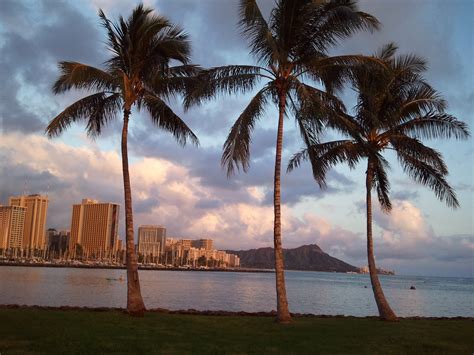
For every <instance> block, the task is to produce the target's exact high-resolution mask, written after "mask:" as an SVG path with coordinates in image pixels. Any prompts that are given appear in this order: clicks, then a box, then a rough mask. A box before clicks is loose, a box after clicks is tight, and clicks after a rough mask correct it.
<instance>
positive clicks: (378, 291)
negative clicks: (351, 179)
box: [365, 162, 398, 321]
mask: <svg viewBox="0 0 474 355" xmlns="http://www.w3.org/2000/svg"><path fill="white" fill-rule="evenodd" d="M373 178H374V172H373V170H372V168H371V166H370V162H369V165H368V167H367V176H366V182H365V185H366V189H367V200H366V203H367V258H368V262H369V274H370V282H371V283H372V290H373V292H374V298H375V302H376V303H377V308H378V309H379V315H380V318H381V319H382V320H388V321H395V320H398V318H397V316H396V315H395V313H394V312H393V311H392V309H391V308H390V305H389V304H388V302H387V299H386V298H385V295H384V293H383V290H382V286H381V285H380V281H379V277H378V275H377V267H376V266H375V257H374V242H373V239H372V196H371V191H372V181H373Z"/></svg>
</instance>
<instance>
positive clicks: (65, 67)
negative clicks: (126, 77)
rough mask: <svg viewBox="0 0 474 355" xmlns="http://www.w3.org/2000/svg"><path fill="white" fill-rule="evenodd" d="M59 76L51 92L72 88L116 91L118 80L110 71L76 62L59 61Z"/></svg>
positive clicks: (55, 92)
mask: <svg viewBox="0 0 474 355" xmlns="http://www.w3.org/2000/svg"><path fill="white" fill-rule="evenodd" d="M58 66H59V70H60V76H59V78H58V79H57V80H56V82H55V83H54V85H53V93H54V94H61V93H63V92H65V91H68V90H70V89H72V88H74V89H83V90H89V91H92V90H93V91H116V90H117V89H118V88H119V86H120V82H118V81H117V80H116V78H114V76H112V75H111V74H110V73H107V72H105V71H103V70H101V69H98V68H94V67H91V66H89V65H85V64H82V63H77V62H59V65H58Z"/></svg>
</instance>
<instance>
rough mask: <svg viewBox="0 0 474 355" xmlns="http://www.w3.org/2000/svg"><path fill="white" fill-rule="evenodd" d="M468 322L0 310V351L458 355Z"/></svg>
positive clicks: (473, 327) (467, 346)
mask: <svg viewBox="0 0 474 355" xmlns="http://www.w3.org/2000/svg"><path fill="white" fill-rule="evenodd" d="M473 334H474V322H473V321H470V320H401V321H400V322H397V323H386V322H381V321H379V320H376V319H367V318H295V321H294V322H293V323H292V324H290V325H285V326H280V325H278V324H275V323H274V321H273V318H271V317H237V316H235V317H228V316H202V315H177V314H164V313H152V312H150V313H147V314H146V317H145V318H142V319H137V318H131V317H128V316H127V315H126V314H124V313H121V312H119V311H104V312H97V311H95V312H94V311H80V310H75V311H74V310H69V311H61V310H41V309H0V353H1V355H5V354H10V353H84V354H92V353H106V352H118V353H142V354H145V353H180V354H181V353H280V352H283V353H299V354H302V353H357V354H362V353H368V354H401V353H402V354H404V353H413V354H419V353H427V354H436V353H440V354H441V353H444V354H451V353H459V354H472V353H473V351H474V340H473V339H474V337H473Z"/></svg>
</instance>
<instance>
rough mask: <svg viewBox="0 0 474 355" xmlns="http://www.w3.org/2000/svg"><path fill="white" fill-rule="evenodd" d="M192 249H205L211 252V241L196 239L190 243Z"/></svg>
mask: <svg viewBox="0 0 474 355" xmlns="http://www.w3.org/2000/svg"><path fill="white" fill-rule="evenodd" d="M191 244H192V247H193V248H198V249H201V248H202V249H206V250H212V249H213V242H212V239H197V240H193V241H192V242H191Z"/></svg>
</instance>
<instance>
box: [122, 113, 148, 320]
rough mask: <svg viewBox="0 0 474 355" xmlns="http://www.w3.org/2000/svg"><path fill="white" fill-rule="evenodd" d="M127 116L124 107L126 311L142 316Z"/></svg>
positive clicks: (128, 114)
mask: <svg viewBox="0 0 474 355" xmlns="http://www.w3.org/2000/svg"><path fill="white" fill-rule="evenodd" d="M129 116H130V110H129V109H125V110H124V115H123V128H122V172H123V190H124V194H125V233H126V245H127V250H126V253H127V259H126V260H127V261H126V263H127V312H128V313H129V314H131V315H133V316H139V317H143V316H144V314H145V304H144V303H143V299H142V294H141V291H140V281H139V279H138V264H137V261H138V260H137V254H136V253H135V241H134V238H133V211H132V189H131V186H130V174H129V171H128V150H127V136H128V120H129Z"/></svg>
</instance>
